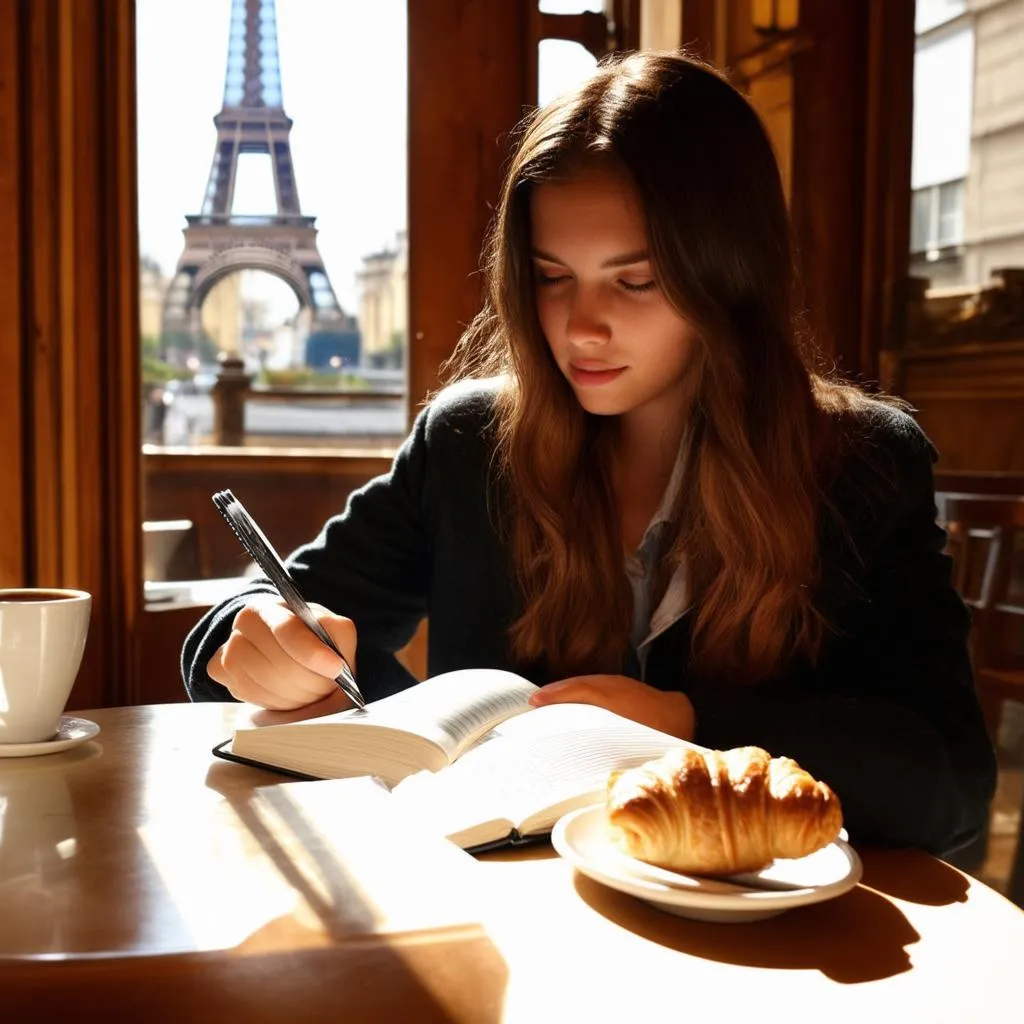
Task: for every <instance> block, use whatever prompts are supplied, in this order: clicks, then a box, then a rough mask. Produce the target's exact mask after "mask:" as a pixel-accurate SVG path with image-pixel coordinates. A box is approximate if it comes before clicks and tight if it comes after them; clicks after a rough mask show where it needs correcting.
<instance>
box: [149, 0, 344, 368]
mask: <svg viewBox="0 0 1024 1024" xmlns="http://www.w3.org/2000/svg"><path fill="white" fill-rule="evenodd" d="M213 121H214V124H215V125H216V127H217V141H216V145H215V147H214V153H213V164H212V166H211V168H210V177H209V182H208V184H207V187H206V195H205V197H204V199H203V204H202V212H200V213H198V214H194V215H190V216H187V217H186V218H185V221H186V227H185V229H184V232H183V233H184V236H185V238H184V240H185V245H184V251H183V252H182V254H181V256H180V258H179V259H178V264H177V267H176V269H175V272H174V277H173V278H172V279H171V283H170V286H169V288H168V290H167V296H166V298H165V300H164V309H163V333H164V337H168V336H169V335H171V334H181V333H186V334H191V335H193V336H194V337H197V336H198V335H199V333H200V332H201V330H202V323H201V319H200V311H201V309H202V305H203V302H204V300H205V299H206V296H207V295H208V294H209V292H210V289H211V288H213V286H214V285H215V284H216V283H217V282H218V281H220V280H221V279H222V278H225V277H227V276H228V275H230V274H233V273H236V272H238V271H240V270H262V271H265V272H267V273H269V274H273V275H275V276H276V277H278V278H280V279H281V280H282V281H284V282H285V283H286V284H287V285H289V286H290V287H291V289H292V291H293V292H294V293H295V296H296V298H297V299H298V302H299V308H300V311H306V312H308V314H309V321H310V325H309V337H310V338H312V337H313V336H314V335H323V334H330V335H335V336H337V338H338V343H339V345H340V346H341V347H342V348H344V349H345V350H346V351H347V352H348V353H349V361H353V362H354V361H357V360H358V357H359V351H358V350H359V341H358V329H357V326H356V323H355V320H354V318H353V317H351V316H348V315H346V314H345V313H344V311H343V310H342V308H341V306H340V305H339V303H338V299H337V296H336V295H335V293H334V288H333V287H332V286H331V282H330V278H329V277H328V276H327V270H326V268H325V267H324V261H323V258H322V257H321V255H320V251H319V249H318V247H317V242H316V236H317V230H316V217H311V216H307V215H305V214H303V213H302V209H301V207H300V205H299V193H298V188H297V186H296V183H295V171H294V168H293V165H292V153H291V143H290V141H289V136H290V134H291V129H292V120H291V118H289V117H288V116H287V114H285V112H284V106H283V100H282V94H281V73H280V64H279V60H278V52H277V18H276V12H275V9H274V0H232V2H231V29H230V35H229V38H228V63H227V73H226V74H225V77H224V100H223V104H222V106H221V110H220V112H219V113H218V114H217V115H216V116H215V117H214V119H213ZM243 153H261V154H265V155H267V156H269V157H270V165H271V169H272V173H273V181H274V196H275V201H276V212H272V213H267V214H266V215H263V214H260V215H237V214H233V213H232V212H231V209H232V205H233V201H234V191H235V183H236V180H237V175H238V158H239V156H240V155H241V154H243Z"/></svg>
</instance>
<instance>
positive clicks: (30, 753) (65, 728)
mask: <svg viewBox="0 0 1024 1024" xmlns="http://www.w3.org/2000/svg"><path fill="white" fill-rule="evenodd" d="M99 731H100V727H99V726H98V725H97V724H96V723H95V722H90V721H89V719H88V718H77V717H75V716H74V715H61V718H60V725H59V726H58V728H57V733H56V735H55V736H53V737H52V738H51V739H48V740H40V741H39V742H38V743H0V757H38V756H39V755H40V754H59V753H60V752H61V751H62V750H69V749H70V748H71V747H77V746H78V744H79V743H85V741H86V740H91V739H92V738H93V737H94V736H96V735H98V734H99Z"/></svg>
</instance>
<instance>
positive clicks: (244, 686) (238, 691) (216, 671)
mask: <svg viewBox="0 0 1024 1024" xmlns="http://www.w3.org/2000/svg"><path fill="white" fill-rule="evenodd" d="M224 646H227V645H224ZM223 653H224V647H220V648H218V650H217V653H216V654H214V656H213V657H212V658H211V659H210V661H209V664H208V665H207V666H206V672H207V675H209V677H210V678H211V679H213V680H214V681H215V682H218V683H220V684H221V685H222V686H223V687H225V689H226V690H227V691H228V693H230V694H231V696H232V697H234V698H235V699H236V700H240V701H245V702H246V703H247V704H256V705H258V706H259V707H261V708H268V709H269V710H271V711H287V710H290V709H292V708H295V707H301V706H302V705H301V702H300V703H296V702H295V701H289V700H288V698H287V697H284V696H281V695H280V694H276V693H273V692H272V691H271V690H268V689H267V688H266V687H265V686H261V685H260V684H259V683H258V682H256V680H254V679H253V678H252V676H250V675H249V673H248V672H246V671H245V669H243V668H240V667H239V666H238V665H237V664H236V665H235V666H234V667H233V668H232V670H231V671H228V670H227V669H226V668H225V667H224V658H223Z"/></svg>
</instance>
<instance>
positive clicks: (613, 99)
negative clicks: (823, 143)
mask: <svg viewBox="0 0 1024 1024" xmlns="http://www.w3.org/2000/svg"><path fill="white" fill-rule="evenodd" d="M594 160H597V161H600V160H613V161H614V162H615V163H616V164H617V165H618V166H619V167H621V168H622V169H624V170H625V172H626V173H627V174H628V175H629V176H630V177H631V178H632V181H633V183H634V184H635V186H636V188H637V190H638V192H639V195H640V197H641V200H642V204H643V208H644V213H645V218H646V229H647V235H648V243H649V251H650V253H651V257H652V263H653V266H654V271H655V275H656V279H657V283H658V286H659V287H660V288H661V290H662V292H663V294H664V295H665V296H666V298H667V300H668V301H669V302H670V303H671V304H672V305H673V306H674V307H675V309H676V310H677V311H678V312H679V314H680V315H681V316H683V317H684V318H685V319H686V320H687V321H689V322H690V323H691V324H692V325H693V326H694V327H695V328H696V333H697V335H698V344H697V346H696V353H695V357H694V363H693V371H692V372H693V374H694V391H693V393H694V395H695V399H694V401H693V405H692V410H691V412H690V416H689V423H688V429H687V437H688V442H687V443H688V446H689V447H688V455H687V470H686V481H685V484H684V486H683V487H682V489H681V493H680V496H679V499H678V501H677V504H676V507H675V509H674V510H673V516H672V524H671V538H672V539H671V545H670V549H669V550H668V552H667V553H666V556H665V558H664V560H663V565H662V568H661V572H660V581H659V587H660V588H662V589H663V588H664V586H665V584H666V582H667V579H668V577H669V575H670V573H671V570H672V568H673V567H674V566H675V565H677V564H679V563H680V562H681V561H685V565H686V571H687V576H688V580H689V586H690V592H691V597H692V600H693V603H694V607H695V622H694V627H693V632H692V665H693V668H694V670H695V671H696V672H698V673H699V674H701V675H705V676H717V675H720V674H721V675H728V676H729V677H730V678H733V679H737V680H747V681H755V680H759V679H764V678H767V677H769V676H771V675H772V674H773V673H774V672H776V671H777V670H778V669H779V668H780V666H781V665H782V664H783V663H784V662H785V661H786V660H787V659H788V658H790V657H792V656H793V655H795V654H803V655H805V656H807V657H808V658H810V659H812V660H813V659H814V657H815V656H816V654H817V652H818V649H819V647H820V644H821V640H822V635H823V630H824V628H825V626H824V623H823V621H822V619H821V616H820V615H819V614H818V612H817V610H816V609H815V607H814V604H813V594H814V585H815V582H816V580H817V578H818V574H819V556H818V545H817V538H816V533H817V527H818V524H819V520H820V517H821V514H822V508H823V502H824V499H823V490H822V483H821V479H820V474H819V471H818V467H819V464H820V455H821V451H822V449H823V448H825V447H828V445H829V443H830V441H829V439H830V437H831V436H832V434H833V433H834V432H832V431H830V426H831V423H832V417H831V416H830V415H829V413H830V412H835V411H838V410H841V409H844V408H850V407H852V406H856V405H859V404H861V403H862V402H866V401H868V399H867V398H866V396H862V395H861V394H860V392H858V391H856V389H853V388H851V387H849V386H846V385H842V384H838V383H832V382H829V381H827V380H825V379H824V378H823V377H821V376H820V375H818V374H817V373H815V372H814V371H813V369H812V367H811V365H810V363H809V361H808V358H807V357H806V356H805V354H804V352H803V351H802V344H801V333H802V332H801V330H800V328H799V322H798V317H797V315H796V313H795V309H796V300H795V291H796V276H795V271H794V259H793V255H792V245H791V236H790V226H789V219H788V214H787V210H786V204H785V198H784V195H783V190H782V185H781V182H780V178H779V173H778V168H777V164H776V161H775V157H774V154H773V152H772V148H771V144H770V142H769V140H768V137H767V135H766V133H765V131H764V128H763V127H762V125H761V122H760V120H759V119H758V117H757V115H756V114H755V113H754V111H753V109H752V108H751V107H750V105H749V104H748V103H747V101H746V100H745V99H744V98H743V97H742V96H741V95H740V94H739V93H738V92H737V91H736V90H735V89H734V88H733V87H732V86H731V85H729V84H728V82H727V81H726V80H725V79H724V78H723V77H722V76H721V75H720V74H718V73H717V72H716V71H715V70H713V69H712V68H711V67H709V66H708V65H706V64H704V63H703V62H701V61H699V60H696V59H693V58H691V57H689V56H687V55H685V54H681V53H672V54H666V53H649V52H648V53H638V54H633V55H630V56H628V57H625V58H623V59H618V60H614V61H612V62H609V63H606V64H604V65H603V66H602V67H600V68H599V69H598V70H597V72H596V73H595V74H594V76H593V77H592V78H590V79H589V80H588V81H587V82H586V83H585V84H584V85H582V86H581V87H580V88H579V89H578V90H577V91H576V92H574V93H571V94H569V95H567V96H565V97H563V98H561V99H559V100H556V101H555V102H554V103H552V104H550V105H548V106H546V107H544V108H542V109H540V110H539V111H536V112H535V113H534V114H533V115H531V116H530V117H529V118H528V119H527V121H526V122H525V123H524V125H523V126H521V129H520V131H519V137H518V145H517V146H516V147H515V151H514V153H513V155H512V158H511V162H510V165H509V167H508V171H507V175H506V179H505V184H504V187H503V191H502V195H501V201H500V204H499V207H498V210H497V213H496V216H495V220H494V223H493V226H492V230H491V234H490V238H489V243H488V246H487V248H486V250H485V254H484V272H485V279H486V285H487V298H486V301H485V304H484V307H483V309H482V311H481V312H480V314H479V315H478V316H477V317H476V319H475V320H474V322H473V323H472V324H471V325H470V327H469V328H468V330H467V331H466V332H465V334H464V335H463V338H462V340H461V341H460V345H459V348H458V349H457V351H456V354H455V357H454V359H453V361H452V363H451V364H449V373H450V376H451V377H466V376H482V375H502V376H503V378H504V382H503V386H502V387H501V389H500V391H499V395H498V400H497V406H496V411H495V417H496V430H497V434H496V437H497V449H496V456H497V466H498V468H499V470H500V473H501V477H502V480H503V484H504V489H503V494H504V495H505V497H506V501H507V511H506V515H507V518H506V520H505V527H506V529H507V531H508V537H509V542H510V549H511V555H512V561H513V565H514V569H515V574H516V578H517V582H518V586H519V592H520V597H521V600H522V611H521V615H520V617H519V619H518V620H517V621H516V622H515V623H514V625H513V626H512V629H511V634H510V640H511V648H512V653H513V655H514V657H515V658H516V659H517V660H518V661H520V662H522V663H527V664H541V665H544V666H545V667H546V669H547V670H548V671H549V672H550V673H551V674H552V675H553V676H558V675H565V674H574V673H578V672H600V671H621V669H622V666H623V661H624V656H625V654H626V652H627V650H628V637H629V633H630V629H631V625H632V604H633V602H632V595H631V591H630V587H629V583H628V581H627V579H626V576H625V573H624V571H623V558H622V542H621V537H620V533H619V521H618V517H617V515H616V512H615V501H614V495H613V492H612V487H611V485H610V465H609V463H610V448H609V444H608V438H609V429H610V425H609V422H608V420H607V418H602V417H597V416H593V415H590V414H588V413H586V412H584V410H583V409H582V408H581V406H580V405H579V403H578V401H577V400H576V398H575V395H574V394H573V392H572V390H571V388H570V387H569V385H568V383H567V382H566V381H565V379H564V377H563V376H562V374H561V372H560V371H559V369H558V367H557V365H556V363H555V361H554V359H553V358H552V356H551V354H550V350H549V347H548V345H547V342H546V340H545V338H544V335H543V333H542V332H541V328H540V325H539V322H538V318H537V309H536V302H535V293H534V271H533V268H532V265H531V259H530V220H529V217H530V197H531V193H532V192H533V190H534V189H535V187H536V186H537V185H538V184H541V183H544V182H548V181H552V180H555V179H558V178H560V177H565V176H566V175H568V174H571V173H572V171H573V169H574V168H576V167H578V166H579V165H580V164H581V163H585V162H587V161H594Z"/></svg>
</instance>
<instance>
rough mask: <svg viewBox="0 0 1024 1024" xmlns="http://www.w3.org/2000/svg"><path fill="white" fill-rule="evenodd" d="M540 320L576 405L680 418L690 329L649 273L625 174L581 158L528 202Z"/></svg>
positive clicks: (637, 209)
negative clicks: (582, 163)
mask: <svg viewBox="0 0 1024 1024" xmlns="http://www.w3.org/2000/svg"><path fill="white" fill-rule="evenodd" d="M530 224H531V244H532V257H533V267H534V280H535V282H536V285H535V287H536V294H537V312H538V315H539V318H540V325H541V328H542V330H543V331H544V335H545V337H546V338H547V342H548V345H549V346H550V347H551V354H552V355H553V356H554V359H555V362H556V363H557V364H558V368H559V369H560V370H561V371H562V373H563V374H564V375H565V378H566V380H568V382H569V384H570V385H571V386H572V389H573V391H574V392H575V393H576V397H577V399H578V400H579V403H580V405H582V406H583V408H584V409H586V410H587V412H590V413H595V414H597V415H601V416H623V417H631V418H633V419H635V420H636V422H637V425H641V424H643V425H647V426H649V427H650V428H651V429H656V428H658V427H659V425H661V426H662V427H664V426H667V425H669V424H674V423H676V422H677V421H679V420H680V416H681V413H682V410H683V406H684V401H685V396H686V393H687V371H688V368H689V367H690V364H691V354H692V352H693V348H694V343H695V338H694V330H693V328H692V327H691V325H690V324H689V323H688V322H687V321H686V320H684V319H683V318H682V317H680V315H679V314H678V313H677V312H676V311H675V310H674V309H673V308H672V306H671V305H670V304H669V303H668V301H667V300H666V299H665V297H664V295H662V293H661V290H660V289H659V288H658V286H657V285H656V284H655V282H654V272H653V268H652V265H651V261H650V258H649V256H648V252H647V235H646V229H645V226H644V217H643V213H642V211H641V205H640V198H639V195H638V193H637V191H636V188H635V186H634V185H633V183H632V181H631V180H630V178H629V176H628V175H627V174H626V173H625V172H623V171H620V170H618V169H617V168H614V167H608V166H596V167H589V168H586V169H583V170H581V171H579V172H578V173H576V174H573V175H572V176H570V177H569V178H567V179H565V180H563V181H558V182H552V183H549V184H544V185H540V186H538V187H537V188H536V189H535V190H534V192H533V196H532V199H531V207H530Z"/></svg>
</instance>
